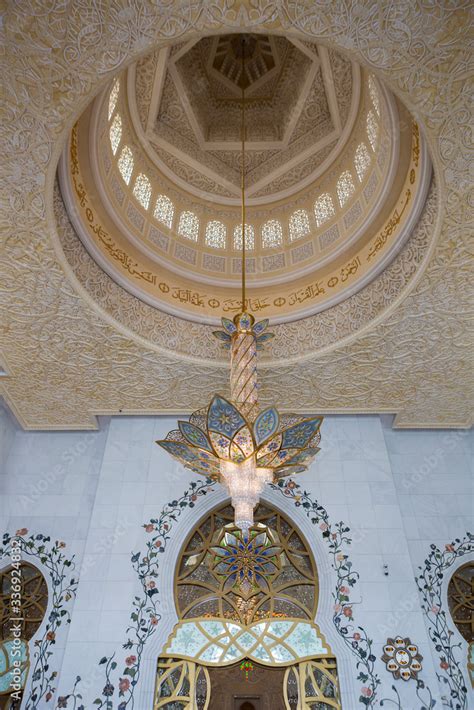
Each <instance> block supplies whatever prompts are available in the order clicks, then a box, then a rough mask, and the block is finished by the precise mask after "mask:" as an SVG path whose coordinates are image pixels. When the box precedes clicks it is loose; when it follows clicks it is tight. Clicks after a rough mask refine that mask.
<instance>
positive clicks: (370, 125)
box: [367, 111, 379, 150]
mask: <svg viewBox="0 0 474 710" xmlns="http://www.w3.org/2000/svg"><path fill="white" fill-rule="evenodd" d="M378 132H379V126H378V123H377V119H376V118H375V114H374V112H373V111H369V113H368V114H367V137H368V139H369V142H370V145H371V146H372V150H375V148H376V147H377V134H378Z"/></svg>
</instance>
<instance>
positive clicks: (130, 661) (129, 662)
mask: <svg viewBox="0 0 474 710" xmlns="http://www.w3.org/2000/svg"><path fill="white" fill-rule="evenodd" d="M136 662H137V657H136V656H127V658H126V659H125V665H126V666H133V665H134V664H135V663H136Z"/></svg>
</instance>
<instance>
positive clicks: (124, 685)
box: [118, 678, 130, 693]
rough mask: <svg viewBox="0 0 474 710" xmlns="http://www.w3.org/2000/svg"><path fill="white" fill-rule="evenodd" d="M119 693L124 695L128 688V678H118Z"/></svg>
mask: <svg viewBox="0 0 474 710" xmlns="http://www.w3.org/2000/svg"><path fill="white" fill-rule="evenodd" d="M118 687H119V691H120V692H121V693H125V692H126V691H127V690H128V689H129V688H130V679H129V678H119V684H118Z"/></svg>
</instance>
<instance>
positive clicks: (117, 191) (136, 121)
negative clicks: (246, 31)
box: [60, 35, 430, 324]
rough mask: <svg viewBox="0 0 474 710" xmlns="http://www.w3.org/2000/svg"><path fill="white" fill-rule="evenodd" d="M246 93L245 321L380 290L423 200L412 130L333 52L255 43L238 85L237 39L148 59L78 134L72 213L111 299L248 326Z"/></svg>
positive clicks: (70, 182) (260, 39) (420, 161)
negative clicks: (111, 285)
mask: <svg viewBox="0 0 474 710" xmlns="http://www.w3.org/2000/svg"><path fill="white" fill-rule="evenodd" d="M242 89H244V90H245V113H246V149H245V179H246V201H247V204H248V209H247V215H246V228H245V233H246V248H247V258H246V270H247V274H248V285H249V303H248V305H249V307H250V309H251V310H253V311H255V312H256V313H257V312H258V313H262V314H263V313H264V314H265V316H267V317H271V318H272V319H273V322H274V323H278V322H287V321H290V320H294V319H300V318H301V317H304V316H308V315H311V314H313V313H317V312H320V311H322V310H325V309H327V308H329V307H331V306H334V305H336V304H338V303H341V302H343V301H344V300H345V299H347V298H348V297H349V296H351V295H352V294H354V293H356V292H357V291H359V290H360V289H361V288H363V287H364V286H366V285H367V284H368V283H370V282H371V281H372V280H373V279H374V278H375V277H376V276H377V275H378V274H380V273H381V272H382V271H383V269H384V268H386V266H387V265H388V264H389V263H390V262H391V260H392V259H393V257H394V256H395V255H396V254H397V253H398V252H399V250H400V248H401V246H402V245H403V243H404V242H405V241H406V239H407V238H408V237H409V235H410V232H411V229H412V227H413V225H414V224H415V223H416V221H417V219H418V217H419V215H420V211H421V209H422V207H423V204H424V200H425V196H426V191H427V187H428V181H429V175H430V163H429V159H428V156H427V153H426V149H425V147H424V144H423V141H422V139H421V137H420V134H419V131H418V128H417V126H416V124H415V123H414V122H413V121H412V119H411V118H410V116H409V114H408V113H407V111H406V110H405V109H404V107H403V106H402V105H400V104H399V103H398V102H397V101H396V100H395V98H394V97H393V96H392V95H391V94H390V92H388V91H387V90H386V89H385V88H384V87H383V86H381V85H380V84H379V83H378V82H377V81H376V79H375V77H373V76H372V75H370V74H369V73H367V72H365V71H362V70H361V68H360V67H359V66H358V65H357V64H354V63H353V62H351V61H350V60H349V59H347V58H345V57H344V56H342V55H341V54H339V53H337V52H335V51H334V50H329V49H327V48H325V47H323V46H319V45H317V44H315V43H311V42H301V41H299V40H291V41H290V40H288V39H286V38H285V37H277V36H272V35H268V36H267V35H258V36H257V35H256V36H253V35H250V36H247V43H246V56H245V59H244V63H243V67H242V61H241V36H240V35H223V36H216V37H204V38H202V39H199V40H196V41H191V42H187V43H178V44H176V45H172V46H169V47H166V48H164V49H161V50H159V51H157V52H154V53H152V54H150V55H148V56H146V57H144V58H143V59H141V60H140V61H139V62H137V63H136V64H135V65H133V66H132V67H131V68H130V69H128V70H127V72H126V73H124V74H123V75H121V76H119V77H117V78H116V79H115V80H114V81H113V82H112V84H111V85H109V87H107V89H106V90H105V91H104V92H103V93H102V94H101V95H100V96H99V97H98V98H97V99H96V101H95V102H94V104H93V105H92V106H91V107H90V108H89V109H88V110H87V111H86V112H85V113H84V114H83V116H82V117H81V119H80V120H79V122H78V123H77V125H76V126H75V128H74V130H73V132H72V137H71V142H70V145H69V147H68V149H67V150H66V151H65V152H64V155H63V160H62V164H61V173H60V174H61V185H62V190H63V196H64V199H65V202H66V206H67V208H68V211H69V214H70V217H71V219H72V221H73V224H74V226H75V228H76V231H77V233H78V234H79V236H80V237H81V239H82V240H83V242H84V244H85V246H86V248H87V249H88V251H89V252H90V254H91V255H92V256H93V258H94V259H95V260H96V261H97V262H98V263H99V265H100V266H101V267H102V268H103V269H104V270H105V271H106V272H107V273H108V274H109V275H110V276H111V277H112V278H113V279H114V280H115V281H117V282H118V283H119V284H120V285H121V286H122V287H124V288H125V289H127V290H128V291H129V292H130V293H131V294H133V295H134V296H136V297H138V298H140V299H141V300H142V301H144V302H145V303H147V304H149V305H151V306H153V307H156V308H158V309H160V310H163V311H164V312H166V313H169V314H172V315H176V316H178V317H184V318H188V319H191V320H193V321H196V322H201V323H212V324H217V323H219V320H220V318H221V316H222V315H223V314H224V313H226V314H229V313H232V312H235V311H237V310H238V309H239V308H240V279H241V266H242V265H241V254H240V252H241V241H242V227H241V205H240V202H241V197H240V190H241V187H240V181H241V168H242V166H241V160H242V152H241V151H242V146H241V135H242V133H241V130H242V128H241V121H242V118H241V96H242ZM85 195H87V196H88V197H89V200H90V205H89V206H86V202H85V200H84V196H85ZM88 210H89V211H88Z"/></svg>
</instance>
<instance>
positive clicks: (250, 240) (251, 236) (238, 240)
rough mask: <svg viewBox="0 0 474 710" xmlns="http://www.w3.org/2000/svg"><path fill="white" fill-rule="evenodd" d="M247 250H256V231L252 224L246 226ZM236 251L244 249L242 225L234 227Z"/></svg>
mask: <svg viewBox="0 0 474 710" xmlns="http://www.w3.org/2000/svg"><path fill="white" fill-rule="evenodd" d="M245 248H246V249H248V250H249V251H250V250H252V249H255V230H254V228H253V227H252V225H251V224H246V225H245ZM234 249H235V250H236V251H240V250H241V249H242V224H238V225H237V226H236V227H234Z"/></svg>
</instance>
